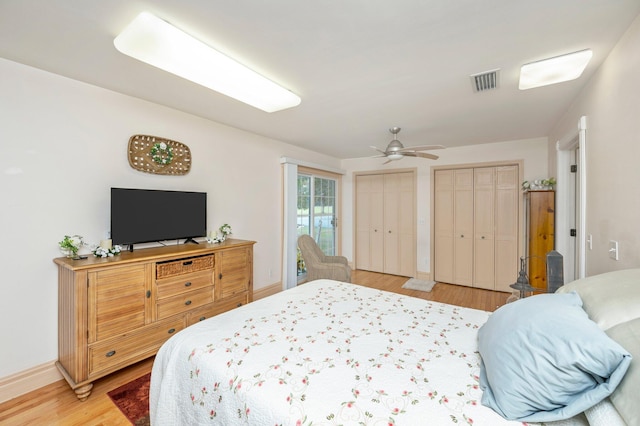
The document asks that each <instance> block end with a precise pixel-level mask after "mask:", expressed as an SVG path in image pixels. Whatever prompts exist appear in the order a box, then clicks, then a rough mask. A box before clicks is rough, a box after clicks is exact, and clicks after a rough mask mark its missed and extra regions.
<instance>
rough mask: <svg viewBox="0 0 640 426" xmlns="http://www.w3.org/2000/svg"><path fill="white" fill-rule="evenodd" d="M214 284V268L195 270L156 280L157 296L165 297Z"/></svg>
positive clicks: (159, 297)
mask: <svg viewBox="0 0 640 426" xmlns="http://www.w3.org/2000/svg"><path fill="white" fill-rule="evenodd" d="M212 285H213V270H208V271H201V272H194V273H191V274H185V275H179V276H176V277H171V278H165V279H162V280H157V281H156V297H157V298H158V299H164V298H166V297H172V296H176V295H178V294H181V293H186V292H188V291H192V290H198V289H201V288H205V287H211V286H212Z"/></svg>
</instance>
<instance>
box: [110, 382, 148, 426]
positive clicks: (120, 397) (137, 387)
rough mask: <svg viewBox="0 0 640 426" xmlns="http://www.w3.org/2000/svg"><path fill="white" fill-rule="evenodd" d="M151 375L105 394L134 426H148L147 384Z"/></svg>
mask: <svg viewBox="0 0 640 426" xmlns="http://www.w3.org/2000/svg"><path fill="white" fill-rule="evenodd" d="M150 381H151V373H147V374H145V375H144V376H142V377H138V378H137V379H135V380H133V381H131V382H129V383H125V384H124V385H122V386H120V387H119V388H116V389H114V390H112V391H111V392H107V395H109V398H111V400H112V401H113V403H114V404H115V405H116V407H118V408H119V409H120V411H122V414H124V415H125V416H126V417H127V419H129V421H130V422H131V423H132V424H133V425H136V426H148V425H150V424H151V423H150V422H149V383H150Z"/></svg>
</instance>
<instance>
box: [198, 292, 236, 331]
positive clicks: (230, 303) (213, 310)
mask: <svg viewBox="0 0 640 426" xmlns="http://www.w3.org/2000/svg"><path fill="white" fill-rule="evenodd" d="M247 303H248V295H247V293H245V294H240V295H238V296H234V297H229V298H227V299H225V300H223V301H222V302H215V303H211V304H209V305H205V306H202V307H200V308H197V309H194V310H193V311H190V312H189V314H188V315H187V327H188V326H190V325H193V324H196V323H198V322H200V321H204V320H206V319H207V318H211V317H214V316H216V315H218V314H221V313H223V312H227V311H230V310H231V309H235V308H238V307H240V306H242V305H246V304H247Z"/></svg>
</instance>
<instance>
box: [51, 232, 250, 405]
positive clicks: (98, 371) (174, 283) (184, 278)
mask: <svg viewBox="0 0 640 426" xmlns="http://www.w3.org/2000/svg"><path fill="white" fill-rule="evenodd" d="M253 244H254V242H253V241H243V240H227V241H225V242H223V243H220V244H198V245H191V244H189V245H180V246H166V247H154V248H148V249H139V250H136V251H134V252H132V253H130V252H123V253H122V254H121V255H119V256H115V257H111V258H104V259H103V258H93V257H91V258H88V259H85V260H71V259H68V258H57V259H54V262H55V263H56V264H57V265H58V361H57V362H56V365H57V367H58V369H59V370H60V372H61V373H62V375H63V376H64V377H65V379H66V380H67V382H68V383H69V385H70V386H71V388H72V389H73V390H74V391H75V392H76V395H77V396H78V398H79V399H80V400H85V399H86V398H88V397H89V395H90V393H91V388H92V387H93V381H94V380H96V379H98V378H100V377H103V376H105V375H107V374H109V373H112V372H114V371H117V370H119V369H121V368H124V367H126V366H128V365H131V364H133V363H135V362H138V361H140V360H142V359H145V358H148V357H150V356H153V355H155V353H156V352H157V351H158V349H159V348H160V346H161V345H162V344H163V343H164V342H165V341H166V340H167V339H168V338H169V337H171V336H172V335H173V334H175V333H176V332H178V331H180V330H182V329H183V328H185V327H188V326H189V325H192V324H195V323H196V322H198V321H202V320H204V319H206V318H210V317H212V316H214V315H217V314H220V313H222V312H225V311H228V310H230V309H233V308H235V307H238V306H241V305H243V304H245V303H248V302H250V301H251V300H252V297H253Z"/></svg>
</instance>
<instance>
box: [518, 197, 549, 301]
mask: <svg viewBox="0 0 640 426" xmlns="http://www.w3.org/2000/svg"><path fill="white" fill-rule="evenodd" d="M555 195H556V193H555V191H553V190H532V191H527V192H526V193H525V205H526V213H527V222H526V223H527V229H526V231H527V257H528V259H527V260H528V263H529V283H530V284H531V286H532V287H535V288H536V289H537V290H538V291H540V292H546V291H547V253H549V252H550V251H551V250H554V249H555Z"/></svg>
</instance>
